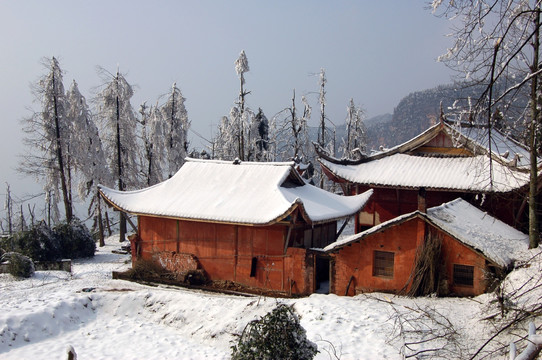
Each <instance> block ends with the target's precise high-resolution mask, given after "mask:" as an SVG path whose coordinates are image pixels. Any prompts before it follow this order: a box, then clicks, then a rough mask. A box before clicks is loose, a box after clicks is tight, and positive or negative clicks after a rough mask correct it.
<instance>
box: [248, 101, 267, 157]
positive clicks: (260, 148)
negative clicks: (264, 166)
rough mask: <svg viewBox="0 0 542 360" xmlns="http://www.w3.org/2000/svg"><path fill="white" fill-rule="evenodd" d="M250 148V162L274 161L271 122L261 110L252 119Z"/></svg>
mask: <svg viewBox="0 0 542 360" xmlns="http://www.w3.org/2000/svg"><path fill="white" fill-rule="evenodd" d="M249 135H250V140H251V141H250V144H249V145H250V146H249V149H248V155H247V160H248V161H260V162H263V161H272V160H273V156H272V153H271V151H270V150H271V144H270V138H269V120H268V119H267V117H266V116H265V114H264V113H263V110H262V109H261V108H259V109H258V113H257V114H256V116H254V117H253V118H252V122H251V124H250V129H249Z"/></svg>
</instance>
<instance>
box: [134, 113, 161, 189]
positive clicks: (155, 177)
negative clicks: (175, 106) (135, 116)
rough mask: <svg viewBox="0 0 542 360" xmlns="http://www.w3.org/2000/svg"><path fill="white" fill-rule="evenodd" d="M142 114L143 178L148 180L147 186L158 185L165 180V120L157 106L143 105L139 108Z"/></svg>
mask: <svg viewBox="0 0 542 360" xmlns="http://www.w3.org/2000/svg"><path fill="white" fill-rule="evenodd" d="M139 113H140V114H141V125H142V127H141V131H142V136H141V137H142V139H143V145H144V149H143V152H144V154H143V161H142V164H143V167H142V171H143V176H144V178H145V179H146V181H145V183H146V185H147V186H151V185H154V184H157V183H159V182H161V181H162V180H164V177H163V161H164V158H165V155H164V154H165V148H166V146H165V141H164V138H165V136H164V129H163V127H164V118H163V117H162V111H160V110H159V109H158V107H157V106H151V107H150V108H149V110H147V106H146V105H145V104H142V105H141V107H140V108H139Z"/></svg>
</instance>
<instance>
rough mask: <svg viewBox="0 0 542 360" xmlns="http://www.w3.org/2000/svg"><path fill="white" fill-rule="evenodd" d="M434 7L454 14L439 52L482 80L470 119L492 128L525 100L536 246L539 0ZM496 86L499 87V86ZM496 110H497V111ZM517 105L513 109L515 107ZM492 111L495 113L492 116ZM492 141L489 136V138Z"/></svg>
mask: <svg viewBox="0 0 542 360" xmlns="http://www.w3.org/2000/svg"><path fill="white" fill-rule="evenodd" d="M432 7H433V11H434V12H436V13H437V15H440V16H445V17H448V18H450V19H453V24H454V28H453V38H454V43H453V46H452V47H451V48H450V49H449V50H448V52H447V53H446V54H445V55H443V56H441V57H440V60H442V61H444V62H445V63H446V64H447V65H448V66H449V67H451V68H452V69H455V70H457V71H458V72H459V73H461V74H463V78H464V79H465V80H467V81H468V82H469V83H470V84H477V85H480V84H482V85H485V90H484V91H483V92H482V93H481V95H480V97H479V98H478V99H477V101H476V103H475V104H474V107H473V109H472V111H470V112H469V119H470V120H471V121H476V122H482V123H486V124H487V125H488V128H489V132H490V133H489V136H490V137H491V127H492V126H495V124H496V122H498V121H499V120H500V118H502V117H503V116H504V117H506V116H517V114H515V113H513V112H512V111H513V110H514V109H515V108H516V107H517V106H519V105H521V104H525V103H527V104H528V105H527V106H526V107H523V108H522V109H520V110H521V112H520V116H519V120H521V122H520V123H519V124H517V125H516V128H519V129H521V128H523V129H525V130H526V139H527V144H528V146H529V147H530V151H531V155H530V158H531V159H530V164H531V167H530V176H531V179H530V189H529V238H530V247H532V248H533V247H537V246H538V242H539V229H538V221H537V203H536V197H537V192H538V189H537V179H538V166H537V165H538V163H537V160H538V151H539V148H540V138H541V134H540V110H539V107H540V104H541V102H542V101H541V99H542V97H541V92H540V84H539V76H540V72H541V67H540V62H539V52H540V2H539V1H523V0H510V1H497V0H475V1H468V0H460V1H457V0H454V1H451V0H449V1H442V0H435V1H433V3H432ZM497 85H499V86H497ZM495 109H499V111H498V112H495ZM516 110H517V109H516ZM495 113H497V114H499V116H498V117H495V116H494V115H495ZM489 143H491V141H490V142H489Z"/></svg>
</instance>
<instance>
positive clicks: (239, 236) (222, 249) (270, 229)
mask: <svg viewBox="0 0 542 360" xmlns="http://www.w3.org/2000/svg"><path fill="white" fill-rule="evenodd" d="M287 233H288V227H287V225H281V224H277V225H271V226H263V227H252V226H239V225H228V224H214V223H203V222H193V221H183V220H179V221H178V220H173V219H164V218H154V217H146V216H140V217H139V241H138V243H137V247H138V248H139V255H140V258H141V259H145V260H153V255H156V254H162V255H163V254H166V255H167V256H166V260H171V261H170V263H174V261H173V259H174V258H175V256H176V255H180V254H193V255H194V256H195V258H196V259H197V262H199V264H200V265H201V268H202V269H203V270H205V272H206V274H207V276H208V277H209V278H210V279H211V280H231V281H235V282H238V283H240V284H244V285H248V286H254V287H259V288H265V289H271V290H278V291H286V292H289V291H290V288H291V289H292V293H294V294H300V293H303V294H305V293H307V294H308V293H310V292H312V286H313V285H312V282H311V281H312V280H311V279H310V278H309V277H310V276H309V275H307V271H312V270H311V269H312V268H311V264H307V263H306V250H305V249H296V248H288V251H287V253H286V255H285V254H284V245H285V239H286V237H287ZM301 233H302V231H301ZM162 255H160V256H162ZM253 258H257V267H256V274H255V276H254V277H251V276H250V273H251V266H252V259H253ZM155 260H156V259H155ZM162 260H164V259H162ZM177 263H178V262H177ZM179 266H180V265H179ZM174 268H175V267H174V266H173V267H172V269H174ZM291 284H293V286H292V287H291Z"/></svg>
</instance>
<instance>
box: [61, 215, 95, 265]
mask: <svg viewBox="0 0 542 360" xmlns="http://www.w3.org/2000/svg"><path fill="white" fill-rule="evenodd" d="M53 232H54V233H55V234H56V235H57V236H58V239H59V242H60V252H61V255H62V258H64V259H78V258H88V257H92V256H94V252H95V251H96V241H95V240H94V238H93V237H92V235H91V234H90V232H89V231H88V229H87V227H86V226H85V224H83V223H81V221H79V220H77V219H76V220H72V222H71V223H70V224H68V223H65V222H64V223H61V224H59V225H57V226H55V227H54V228H53Z"/></svg>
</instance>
